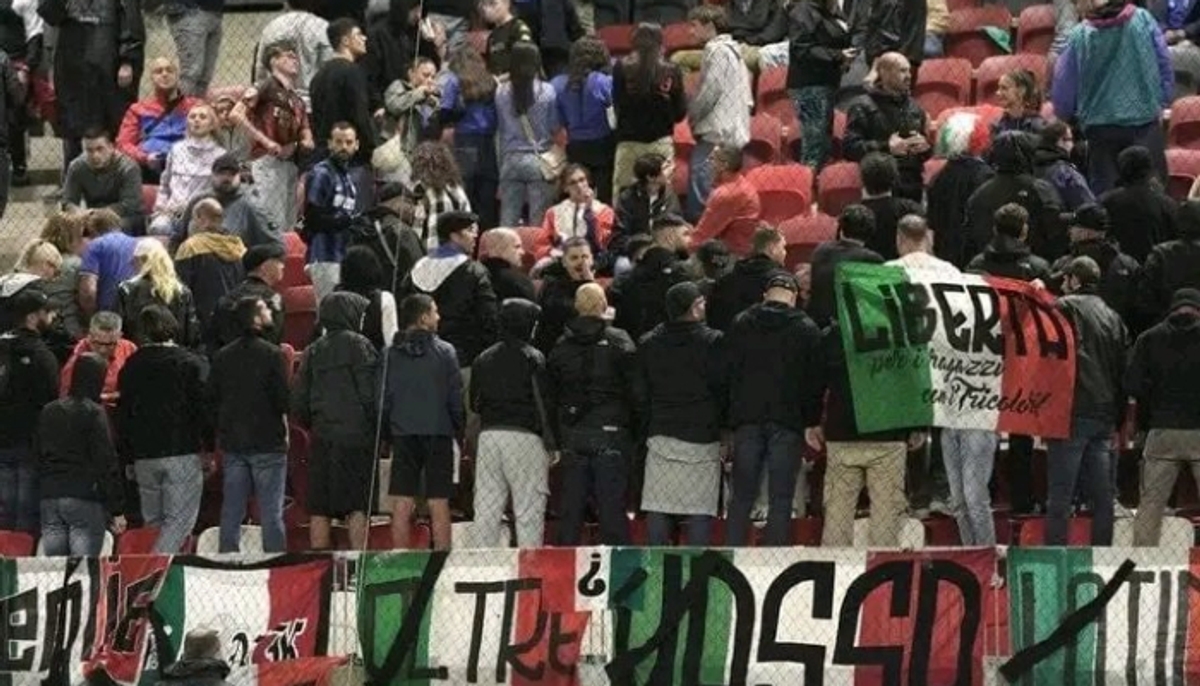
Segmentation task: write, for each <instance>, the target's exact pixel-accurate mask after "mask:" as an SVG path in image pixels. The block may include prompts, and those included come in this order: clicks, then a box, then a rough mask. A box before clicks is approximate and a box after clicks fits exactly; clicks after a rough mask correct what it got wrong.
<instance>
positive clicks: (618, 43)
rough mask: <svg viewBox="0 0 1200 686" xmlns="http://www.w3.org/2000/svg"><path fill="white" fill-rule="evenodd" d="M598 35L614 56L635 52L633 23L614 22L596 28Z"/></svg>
mask: <svg viewBox="0 0 1200 686" xmlns="http://www.w3.org/2000/svg"><path fill="white" fill-rule="evenodd" d="M596 37H597V38H599V39H600V42H601V43H604V45H605V46H607V47H608V52H609V53H611V54H612V55H613V56H617V55H625V54H628V53H630V52H633V25H632V24H613V25H610V26H604V27H601V28H598V29H596Z"/></svg>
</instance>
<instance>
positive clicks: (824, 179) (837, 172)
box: [817, 162, 862, 217]
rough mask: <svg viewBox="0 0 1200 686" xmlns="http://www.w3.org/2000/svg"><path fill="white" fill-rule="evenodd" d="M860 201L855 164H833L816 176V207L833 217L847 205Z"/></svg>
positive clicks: (859, 182)
mask: <svg viewBox="0 0 1200 686" xmlns="http://www.w3.org/2000/svg"><path fill="white" fill-rule="evenodd" d="M860 200H862V180H861V179H859V176H858V164H857V163H856V162H835V163H833V164H830V165H827V166H826V167H825V168H824V169H822V170H821V173H820V175H818V176H817V206H818V207H820V208H821V211H822V212H824V213H825V214H828V215H832V216H834V217H836V216H838V215H839V214H841V213H842V210H844V209H846V206H847V205H853V204H854V203H856V202H858V201H860Z"/></svg>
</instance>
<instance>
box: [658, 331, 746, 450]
mask: <svg viewBox="0 0 1200 686" xmlns="http://www.w3.org/2000/svg"><path fill="white" fill-rule="evenodd" d="M721 338H722V336H721V332H719V331H715V330H713V329H710V328H708V327H707V326H705V325H704V323H703V322H688V321H677V322H666V323H664V324H659V325H658V326H657V327H655V328H654V330H653V331H651V332H650V333H648V334H646V335H645V337H643V338H642V340H641V342H640V344H639V345H638V368H639V375H640V383H642V384H643V390H642V391H641V392H642V394H643V395H644V399H645V401H646V411H645V412H644V413H642V414H643V416H644V418H645V420H646V422H647V424H646V431H645V435H646V436H669V437H671V438H677V439H679V440H681V441H686V442H688V443H701V444H705V443H715V442H717V441H718V440H719V439H720V437H721V427H722V426H724V425H725V405H726V402H727V401H728V391H727V390H726V385H725V383H726V379H725V373H724V371H725V370H724V365H723V358H722V354H721V353H722V348H721Z"/></svg>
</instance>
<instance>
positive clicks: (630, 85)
mask: <svg viewBox="0 0 1200 686" xmlns="http://www.w3.org/2000/svg"><path fill="white" fill-rule="evenodd" d="M632 72H633V69H632V68H631V67H628V66H626V64H625V62H623V61H621V62H617V63H616V64H615V65H613V86H612V93H613V109H615V110H616V112H617V131H616V134H617V141H618V142H620V141H633V142H637V143H653V142H654V141H656V140H659V139H660V138H666V137H668V136H671V135H672V134H673V133H674V132H675V124H677V123H679V122H681V121H683V118H684V117H685V116H687V97H686V96H685V94H684V91H683V73H682V72H680V71H679V67H677V66H675V65H673V64H671V63H670V62H664V63H663V64H660V65H659V80H658V83H657V84H654V85H655V88H653V89H651V90H650V91H643V90H640V88H639V84H637V83H636V82H635V81H631V80H630V78H631V77H632Z"/></svg>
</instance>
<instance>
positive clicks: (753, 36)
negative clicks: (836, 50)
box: [726, 0, 849, 47]
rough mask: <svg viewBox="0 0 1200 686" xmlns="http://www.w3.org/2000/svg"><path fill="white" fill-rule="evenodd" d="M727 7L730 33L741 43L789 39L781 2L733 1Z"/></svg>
mask: <svg viewBox="0 0 1200 686" xmlns="http://www.w3.org/2000/svg"><path fill="white" fill-rule="evenodd" d="M726 7H727V8H728V13H729V17H728V22H727V23H728V25H729V33H730V34H731V35H732V36H733V37H734V39H735V40H737V41H738V42H740V43H746V44H747V45H769V44H771V43H778V42H779V41H781V40H783V39H784V38H786V37H787V29H788V21H787V14H786V13H785V12H784V9H783V4H782V3H780V2H779V0H733V2H730V3H729V4H728V5H726ZM847 47H849V46H847Z"/></svg>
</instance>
